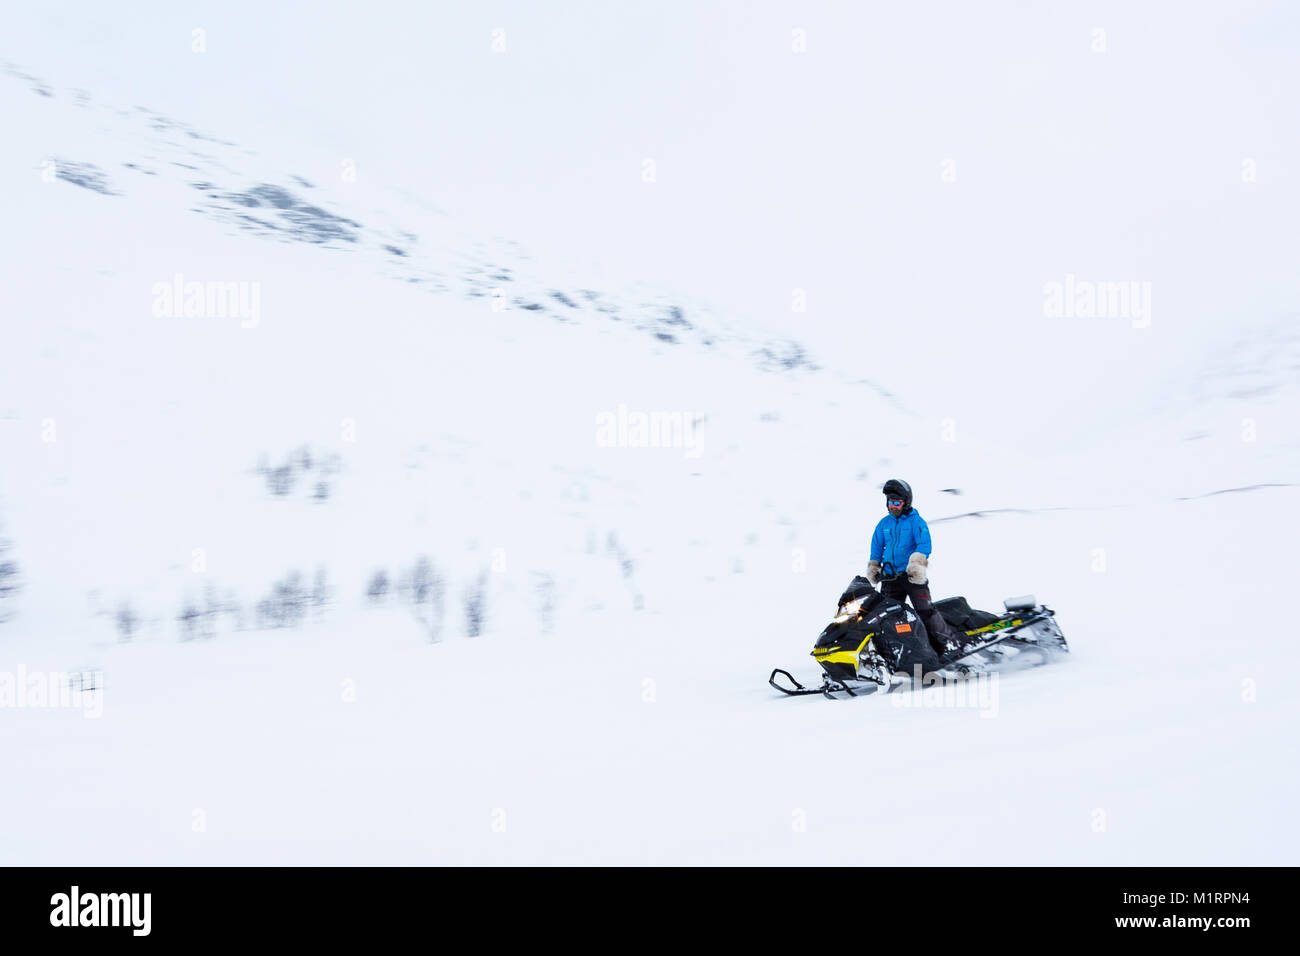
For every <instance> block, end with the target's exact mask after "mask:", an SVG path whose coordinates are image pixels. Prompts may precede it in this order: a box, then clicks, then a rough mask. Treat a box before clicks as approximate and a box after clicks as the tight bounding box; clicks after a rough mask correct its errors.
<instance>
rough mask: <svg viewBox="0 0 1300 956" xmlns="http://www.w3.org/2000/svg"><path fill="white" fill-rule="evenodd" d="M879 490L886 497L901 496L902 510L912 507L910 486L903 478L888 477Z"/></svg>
mask: <svg viewBox="0 0 1300 956" xmlns="http://www.w3.org/2000/svg"><path fill="white" fill-rule="evenodd" d="M880 490H881V491H883V492H884V493H885V497H886V498H902V499H903V510H904V511H907V510H908V509H910V508H911V507H912V486H911V485H909V484H908V483H907V482H905V481H903V479H901V478H890V479H889V480H888V481H887V482H885V487H883V488H882V489H880Z"/></svg>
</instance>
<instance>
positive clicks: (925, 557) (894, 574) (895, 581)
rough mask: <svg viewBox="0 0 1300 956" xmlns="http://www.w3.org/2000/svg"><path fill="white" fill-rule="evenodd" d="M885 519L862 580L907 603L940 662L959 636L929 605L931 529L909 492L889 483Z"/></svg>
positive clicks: (904, 486)
mask: <svg viewBox="0 0 1300 956" xmlns="http://www.w3.org/2000/svg"><path fill="white" fill-rule="evenodd" d="M882 490H883V491H884V493H885V507H886V508H887V509H888V511H889V514H887V515H885V517H883V518H881V519H880V522H879V523H878V524H877V525H876V530H875V533H873V534H872V535H871V560H870V562H869V563H868V564H867V580H868V581H870V582H871V583H872V584H880V581H881V578H882V576H883V577H884V584H883V585H881V587H880V591H881V593H882V594H884V595H885V597H888V598H893V599H894V600H895V601H897V602H898V603H899V604H902V603H904V602H905V601H906V600H907V599H908V598H911V600H912V607H913V608H915V609H916V613H917V616H918V617H920V619H921V620H922V622H923V623H924V624H925V629H926V632H927V633H928V635H929V638H930V646H931V647H933V648H934V652H935V653H936V654H938V655H939V656H940V657H943V655H944V654H945V653H947V652H949V651H953V650H956V649H957V648H958V647H960V645H961V635H959V634H958V633H957V632H956V631H955V630H954V629H953V628H952V627H951V626H950V625H949V624H948V622H947V621H945V620H944V619H943V615H941V614H940V613H939V612H938V611H936V610H935V608H934V605H933V604H932V603H931V602H930V582H929V567H928V566H929V561H930V551H931V547H930V527H929V525H927V524H926V523H925V519H924V518H922V517H921V515H920V513H919V512H917V511H916V510H915V509H914V508H913V507H912V488H911V486H910V485H909V484H908V483H907V482H905V481H903V480H901V479H899V478H890V479H889V480H888V481H887V482H885V485H884V488H883V489H882Z"/></svg>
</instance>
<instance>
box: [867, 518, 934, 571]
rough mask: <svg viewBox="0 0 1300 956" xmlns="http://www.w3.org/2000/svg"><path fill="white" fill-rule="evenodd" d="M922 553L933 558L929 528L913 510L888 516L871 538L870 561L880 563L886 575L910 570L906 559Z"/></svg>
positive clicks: (881, 521) (882, 520)
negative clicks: (931, 555) (914, 553)
mask: <svg viewBox="0 0 1300 956" xmlns="http://www.w3.org/2000/svg"><path fill="white" fill-rule="evenodd" d="M914 551H920V552H921V553H922V554H923V555H925V556H926V557H927V558H928V557H930V526H929V525H927V524H926V523H925V519H924V518H922V517H921V515H920V514H919V513H918V512H917V511H916V509H912V510H911V511H908V512H907V514H905V515H899V516H898V517H897V518H895V517H894V516H893V515H885V516H884V517H883V518H881V519H880V523H879V524H877V525H876V530H875V533H874V534H872V536H871V560H872V561H879V562H880V564H881V567H882V570H883V571H884V573H885V574H899V573H901V572H902V571H905V570H907V559H908V558H910V557H911V556H912V552H914Z"/></svg>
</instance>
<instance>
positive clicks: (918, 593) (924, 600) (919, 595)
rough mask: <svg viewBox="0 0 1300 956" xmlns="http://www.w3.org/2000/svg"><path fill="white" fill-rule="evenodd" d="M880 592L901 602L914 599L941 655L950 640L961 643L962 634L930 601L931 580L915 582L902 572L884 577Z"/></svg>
mask: <svg viewBox="0 0 1300 956" xmlns="http://www.w3.org/2000/svg"><path fill="white" fill-rule="evenodd" d="M880 593H881V594H883V595H885V597H887V598H892V599H893V600H895V601H897V602H898V603H899V604H902V603H903V602H904V601H906V600H908V599H909V598H910V599H911V601H912V607H913V608H914V609H915V610H916V616H917V617H919V618H920V619H921V623H922V624H924V625H925V631H926V635H927V636H928V637H929V639H930V646H931V647H932V648H934V652H935V653H936V654H938V655H939V656H941V657H942V656H943V653H944V650H945V649H946V648H945V645H946V644H947V643H948V642H952V643H954V644H956V643H960V641H961V635H959V634H958V633H957V632H956V631H954V630H953V629H952V627H951V626H950V625H949V624H948V622H947V621H945V620H944V619H943V615H942V614H940V613H939V612H938V611H936V610H935V609H934V604H933V603H932V602H931V601H930V582H929V581H926V582H925V583H924V584H913V583H912V582H911V581H909V580H908V579H907V575H906V574H900V575H898V576H896V577H892V578H884V579H883V580H882V581H881V582H880Z"/></svg>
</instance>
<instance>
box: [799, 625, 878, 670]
mask: <svg viewBox="0 0 1300 956" xmlns="http://www.w3.org/2000/svg"><path fill="white" fill-rule="evenodd" d="M875 633H876V632H875V631H872V632H871V634H868V635H867V636H866V637H864V638H863V639H862V643H861V644H859V645H858V649H857V650H856V651H842V650H840V648H839V645H838V644H837V645H836V646H835V647H828V648H827V649H826V650H824V651H818V650H815V649H814V650H813V660H815V661H817V662H818V663H821V662H822V661H825V662H827V663H828V664H854V665H856V664H857V663H858V655H859V654H860V653H862V649H863V648H864V647H866V646H867V641H869V640H871V635H872V634H875Z"/></svg>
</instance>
